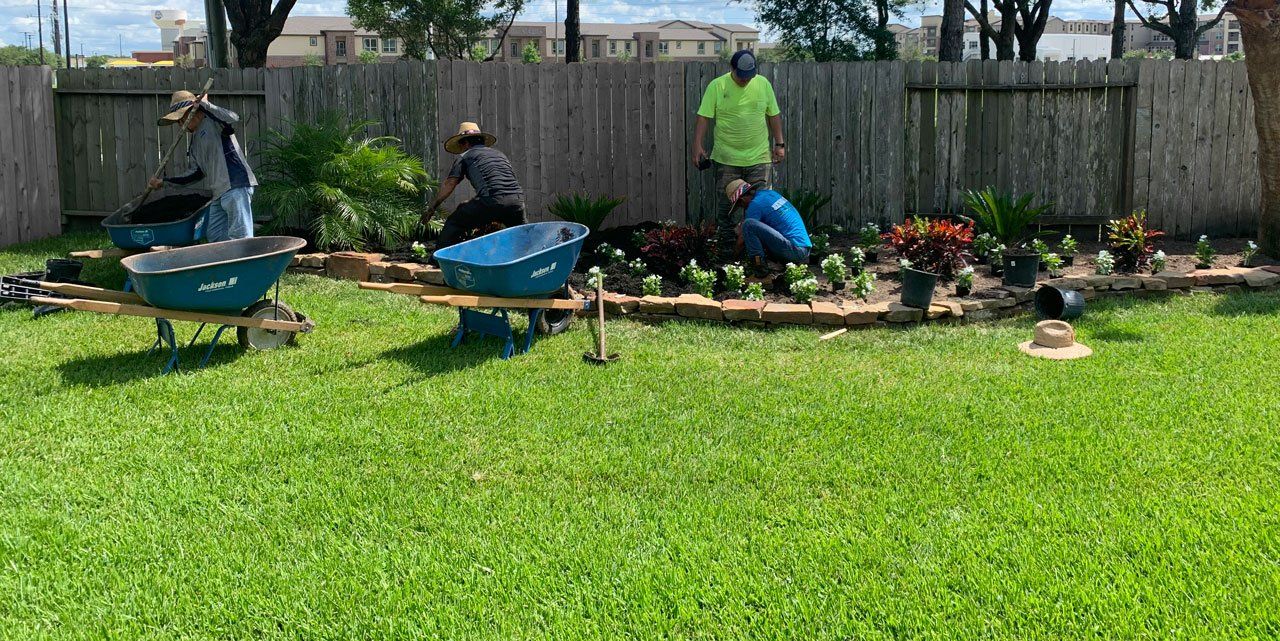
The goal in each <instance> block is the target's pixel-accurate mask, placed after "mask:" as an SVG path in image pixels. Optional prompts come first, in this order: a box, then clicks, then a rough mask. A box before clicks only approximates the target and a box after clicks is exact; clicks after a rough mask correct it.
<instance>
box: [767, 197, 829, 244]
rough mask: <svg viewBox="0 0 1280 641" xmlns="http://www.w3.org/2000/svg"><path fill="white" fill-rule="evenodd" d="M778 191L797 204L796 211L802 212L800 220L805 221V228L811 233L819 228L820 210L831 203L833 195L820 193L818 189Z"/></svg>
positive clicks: (788, 200)
mask: <svg viewBox="0 0 1280 641" xmlns="http://www.w3.org/2000/svg"><path fill="white" fill-rule="evenodd" d="M778 193H780V194H782V197H783V198H786V199H787V202H789V203H791V204H792V205H795V207H796V211H798V212H800V220H803V221H804V228H805V229H806V230H808V231H809V232H810V233H813V232H815V231H817V230H818V228H819V227H820V225H819V224H818V212H819V211H822V208H823V207H826V206H827V205H830V204H831V196H828V195H824V194H820V193H818V192H816V191H809V190H808V189H780V190H778Z"/></svg>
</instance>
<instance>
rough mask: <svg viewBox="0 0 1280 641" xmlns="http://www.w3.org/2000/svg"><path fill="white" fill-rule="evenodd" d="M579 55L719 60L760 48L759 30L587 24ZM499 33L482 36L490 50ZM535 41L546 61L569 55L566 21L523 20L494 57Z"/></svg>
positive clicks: (676, 23) (691, 23) (516, 53)
mask: <svg viewBox="0 0 1280 641" xmlns="http://www.w3.org/2000/svg"><path fill="white" fill-rule="evenodd" d="M580 30H581V35H582V40H581V42H582V45H581V46H580V47H579V49H578V54H579V58H580V59H581V60H584V61H610V60H614V61H616V60H659V59H661V60H715V59H717V58H718V57H720V56H721V55H722V54H723V53H724V52H726V51H729V52H732V51H737V50H739V49H755V48H756V45H758V44H759V42H760V31H759V30H757V29H755V28H753V27H749V26H747V25H741V24H713V23H709V22H701V21H698V20H661V21H657V22H645V23H634V24H622V23H582V25H580ZM499 43H500V41H499V39H498V34H497V33H490V34H489V38H487V39H486V40H485V41H483V43H482V44H483V46H484V47H485V52H486V54H491V53H494V52H495V51H496V49H497V47H498V46H499ZM529 44H532V45H533V46H534V47H536V48H537V49H538V52H539V53H540V54H541V55H542V59H543V60H546V61H555V60H564V49H565V38H564V25H563V24H561V23H559V22H519V21H517V22H516V23H514V24H513V25H512V27H511V29H510V30H509V31H508V32H507V38H506V41H505V42H504V43H502V50H501V51H497V52H496V55H494V59H495V60H506V61H513V60H520V59H521V58H522V57H523V52H524V48H525V47H526V46H528V45H529Z"/></svg>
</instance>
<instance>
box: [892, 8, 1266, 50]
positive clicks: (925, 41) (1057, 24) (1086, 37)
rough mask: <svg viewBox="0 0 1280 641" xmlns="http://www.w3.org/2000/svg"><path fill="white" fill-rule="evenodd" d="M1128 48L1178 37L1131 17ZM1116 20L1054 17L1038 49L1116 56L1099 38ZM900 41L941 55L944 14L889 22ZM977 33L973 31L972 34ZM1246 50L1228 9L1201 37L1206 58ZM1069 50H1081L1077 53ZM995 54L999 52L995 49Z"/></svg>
mask: <svg viewBox="0 0 1280 641" xmlns="http://www.w3.org/2000/svg"><path fill="white" fill-rule="evenodd" d="M1215 16H1216V14H1214V15H1203V16H1200V20H1201V24H1204V23H1205V22H1208V21H1211V20H1213V19H1214V17H1215ZM990 20H991V24H992V25H993V26H997V25H999V24H1000V19H999V16H998V15H996V14H991V18H990ZM1125 25H1126V28H1125V50H1126V51H1159V50H1169V51H1172V50H1173V40H1172V39H1171V38H1169V37H1168V36H1166V35H1164V34H1162V33H1159V32H1157V31H1155V30H1153V29H1150V28H1148V27H1147V26H1146V25H1143V24H1142V22H1141V21H1139V20H1128V21H1126V22H1125ZM1111 28H1112V24H1111V21H1110V20H1064V19H1062V18H1058V17H1056V16H1051V17H1050V18H1049V20H1048V21H1047V22H1046V23H1045V29H1044V35H1045V36H1046V37H1047V36H1050V35H1052V36H1054V37H1053V38H1049V39H1048V40H1042V43H1044V44H1049V45H1051V46H1049V47H1047V48H1046V47H1037V48H1036V49H1037V54H1038V55H1040V57H1041V58H1042V59H1046V60H1070V59H1076V60H1080V59H1096V58H1098V57H1110V55H1111V48H1110V46H1107V47H1106V48H1105V54H1103V53H1101V52H1102V48H1101V47H1100V45H1099V42H1101V41H1100V40H1099V37H1106V38H1110V37H1111ZM889 29H890V30H891V31H893V33H894V39H895V40H896V41H897V43H898V50H899V51H912V52H920V53H921V54H922V55H927V56H937V55H938V40H939V37H940V35H941V32H942V16H923V17H921V19H920V26H919V27H908V26H905V25H899V24H893V25H889ZM964 30H965V34H966V35H965V59H971V58H977V57H979V52H980V49H979V47H980V45H979V42H978V36H977V34H978V32H979V27H978V21H977V20H967V21H965V28H964ZM970 34H973V35H970ZM1240 50H1241V45H1240V23H1239V21H1237V20H1236V19H1235V17H1234V16H1232V15H1231V14H1226V15H1225V16H1223V18H1222V22H1220V23H1218V24H1217V25H1215V26H1214V27H1213V28H1212V29H1210V30H1208V31H1206V32H1205V33H1204V34H1203V35H1201V37H1200V42H1199V47H1198V53H1199V55H1200V56H1202V57H1207V56H1218V55H1227V54H1231V53H1235V52H1237V51H1240ZM1067 52H1075V55H1076V56H1077V57H1073V56H1072V55H1071V54H1069V53H1067ZM992 55H994V52H993V54H992Z"/></svg>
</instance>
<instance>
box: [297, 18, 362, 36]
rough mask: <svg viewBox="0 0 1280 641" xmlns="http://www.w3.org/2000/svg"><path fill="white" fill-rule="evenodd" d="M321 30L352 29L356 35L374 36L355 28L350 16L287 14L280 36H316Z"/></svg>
mask: <svg viewBox="0 0 1280 641" xmlns="http://www.w3.org/2000/svg"><path fill="white" fill-rule="evenodd" d="M321 31H354V32H356V35H358V36H376V35H378V34H376V33H374V32H372V31H368V30H366V29H357V28H356V26H355V23H353V22H352V21H351V17H350V16H289V17H288V18H287V19H286V20H285V21H284V29H281V30H280V35H282V36H317V35H320V32H321Z"/></svg>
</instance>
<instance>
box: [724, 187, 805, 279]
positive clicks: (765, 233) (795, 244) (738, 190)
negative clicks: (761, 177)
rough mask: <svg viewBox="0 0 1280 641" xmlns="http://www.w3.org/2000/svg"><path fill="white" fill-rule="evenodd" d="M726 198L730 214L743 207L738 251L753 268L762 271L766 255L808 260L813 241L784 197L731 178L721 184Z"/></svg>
mask: <svg viewBox="0 0 1280 641" xmlns="http://www.w3.org/2000/svg"><path fill="white" fill-rule="evenodd" d="M725 196H727V197H728V198H729V203H730V205H729V211H730V213H732V212H733V210H734V209H735V208H737V207H743V208H745V210H746V214H745V216H744V220H743V221H742V224H741V225H738V247H737V249H738V251H739V252H741V251H742V250H743V249H744V248H745V249H746V252H747V260H748V261H750V263H751V266H752V267H753V268H754V269H755V270H756V271H757V272H759V271H763V270H764V268H765V259H766V258H776V259H777V260H779V261H782V262H788V263H797V264H805V263H808V262H809V250H810V249H811V248H812V247H813V243H812V242H811V241H810V240H809V232H808V231H807V230H806V229H805V228H804V220H802V219H801V218H800V212H799V211H796V207H795V205H792V204H791V203H790V202H788V201H787V199H786V198H783V197H782V194H779V193H778V192H776V191H773V190H772V189H765V188H764V183H762V182H757V183H748V182H746V181H745V180H734V181H733V182H730V183H729V184H728V185H727V186H726V187H725Z"/></svg>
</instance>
